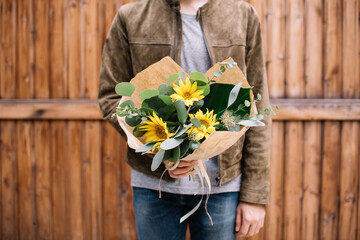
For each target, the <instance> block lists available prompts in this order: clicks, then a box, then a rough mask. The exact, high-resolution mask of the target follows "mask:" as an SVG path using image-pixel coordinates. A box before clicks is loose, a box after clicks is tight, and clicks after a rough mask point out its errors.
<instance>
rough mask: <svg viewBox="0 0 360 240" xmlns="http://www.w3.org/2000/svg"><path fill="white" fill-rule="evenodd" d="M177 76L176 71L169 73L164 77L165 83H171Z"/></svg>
mask: <svg viewBox="0 0 360 240" xmlns="http://www.w3.org/2000/svg"><path fill="white" fill-rule="evenodd" d="M178 78H179V74H178V73H174V74H172V75H170V76H169V77H168V78H167V79H166V83H167V84H171V83H172V82H174V81H175V80H177V79H178Z"/></svg>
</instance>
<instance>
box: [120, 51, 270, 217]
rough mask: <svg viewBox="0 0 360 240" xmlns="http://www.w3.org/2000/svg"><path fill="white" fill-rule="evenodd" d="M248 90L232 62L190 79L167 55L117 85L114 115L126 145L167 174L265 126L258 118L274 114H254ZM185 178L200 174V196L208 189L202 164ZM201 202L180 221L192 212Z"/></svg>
mask: <svg viewBox="0 0 360 240" xmlns="http://www.w3.org/2000/svg"><path fill="white" fill-rule="evenodd" d="M251 89H252V87H251V86H250V85H249V83H248V82H247V80H246V78H245V76H244V74H243V73H242V71H241V70H240V68H239V67H238V66H237V64H236V62H235V61H234V60H233V59H232V58H228V59H226V60H224V61H223V62H220V63H217V64H215V65H214V66H213V67H212V68H210V69H209V70H208V71H207V72H206V73H205V74H202V73H200V72H191V73H190V75H188V74H187V73H185V72H184V70H183V69H182V68H181V67H180V66H179V65H177V64H176V63H175V62H174V61H173V60H172V59H171V58H170V57H169V56H167V57H164V58H163V59H161V60H160V61H159V62H157V63H154V64H152V65H151V66H149V67H148V68H146V69H144V70H143V71H141V72H140V73H138V74H137V75H136V76H135V77H134V78H133V79H131V81H130V82H121V83H119V84H118V85H117V86H116V88H115V91H116V93H117V94H118V95H120V96H122V98H121V101H120V103H119V106H118V108H117V111H116V115H117V117H118V121H119V124H120V126H121V128H122V129H123V130H124V132H125V133H126V135H127V139H128V145H129V147H131V148H133V149H135V150H136V152H139V153H140V152H141V153H143V154H151V155H153V160H152V165H151V170H152V171H155V170H156V169H157V168H158V167H159V166H160V164H161V163H162V162H166V170H165V172H166V171H167V170H169V169H175V168H176V167H177V165H178V164H179V162H180V160H207V159H209V158H211V157H214V156H216V155H219V154H221V153H222V152H224V151H225V150H226V149H228V148H229V147H231V146H232V145H233V144H235V143H236V142H237V141H238V140H239V139H240V137H241V136H242V135H243V134H245V132H246V131H247V130H248V129H249V128H250V127H256V126H264V123H263V122H261V120H262V119H263V118H264V115H269V114H270V112H273V110H272V108H271V106H270V109H265V111H264V113H263V114H262V113H258V111H257V109H256V105H255V103H256V101H260V100H261V95H260V94H257V96H256V99H255V98H254V95H253V93H252V90H251ZM273 114H275V113H274V112H273ZM165 172H164V173H165ZM164 173H163V174H164ZM188 174H189V175H195V174H198V175H199V178H200V184H201V185H200V186H201V188H202V189H203V193H204V186H205V184H206V185H207V189H208V192H210V191H211V185H210V180H209V178H208V175H207V173H206V169H205V167H204V164H203V162H202V161H198V164H197V165H196V166H194V170H193V171H191V172H189V173H188ZM160 181H161V179H160ZM201 188H200V189H201ZM159 192H160V193H161V191H160V183H159ZM208 196H209V195H207V197H208ZM160 197H161V195H160ZM201 201H202V200H200V202H199V204H198V205H197V206H196V207H195V208H194V209H193V210H192V211H190V212H189V213H188V214H187V215H185V216H184V217H182V218H181V219H180V222H182V221H184V220H185V219H186V218H187V217H189V216H190V215H191V214H192V213H193V212H195V211H196V210H197V208H198V207H199V206H200V203H201ZM205 209H206V205H205ZM208 215H209V214H208ZM209 217H210V215H209ZM210 220H211V217H210Z"/></svg>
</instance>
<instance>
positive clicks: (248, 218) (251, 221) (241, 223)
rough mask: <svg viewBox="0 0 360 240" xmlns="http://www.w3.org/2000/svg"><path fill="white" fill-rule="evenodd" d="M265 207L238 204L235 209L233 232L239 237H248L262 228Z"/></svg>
mask: <svg viewBox="0 0 360 240" xmlns="http://www.w3.org/2000/svg"><path fill="white" fill-rule="evenodd" d="M264 221H265V205H262V204H255V203H245V202H240V203H239V204H238V207H237V209H236V223H235V232H236V235H237V236H239V237H250V236H253V235H255V234H257V233H259V231H260V229H261V228H262V227H263V226H264Z"/></svg>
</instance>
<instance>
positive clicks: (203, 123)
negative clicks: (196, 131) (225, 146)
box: [200, 120, 210, 128]
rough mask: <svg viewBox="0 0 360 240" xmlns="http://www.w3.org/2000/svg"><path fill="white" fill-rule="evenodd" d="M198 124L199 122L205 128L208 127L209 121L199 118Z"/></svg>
mask: <svg viewBox="0 0 360 240" xmlns="http://www.w3.org/2000/svg"><path fill="white" fill-rule="evenodd" d="M200 124H201V125H202V126H205V127H206V128H208V127H209V126H210V124H209V122H208V121H206V120H200Z"/></svg>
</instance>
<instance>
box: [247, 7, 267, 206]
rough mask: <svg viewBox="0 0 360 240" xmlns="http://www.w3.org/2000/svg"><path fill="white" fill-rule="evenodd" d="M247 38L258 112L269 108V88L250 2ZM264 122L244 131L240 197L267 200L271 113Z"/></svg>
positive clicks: (250, 78)
mask: <svg viewBox="0 0 360 240" xmlns="http://www.w3.org/2000/svg"><path fill="white" fill-rule="evenodd" d="M248 20H249V21H248V29H247V40H246V46H247V47H246V59H245V60H246V75H247V80H248V82H249V84H250V85H251V86H253V89H252V90H253V93H254V96H255V97H256V96H257V94H258V93H260V94H261V96H262V100H261V101H257V103H256V106H257V109H258V112H259V113H262V114H263V113H264V109H265V108H269V103H270V101H269V92H268V83H267V77H266V67H265V60H264V52H263V46H262V39H261V28H260V20H259V17H258V15H257V12H256V11H255V9H254V8H253V7H252V6H251V5H250V8H249V17H248ZM262 121H263V122H264V123H265V126H259V127H250V128H249V129H248V130H247V132H246V134H245V141H244V147H243V154H242V156H243V158H242V179H241V188H240V201H243V202H250V203H257V204H268V202H269V195H270V179H269V167H270V137H271V124H272V120H271V117H270V116H266V115H264V120H262Z"/></svg>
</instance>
